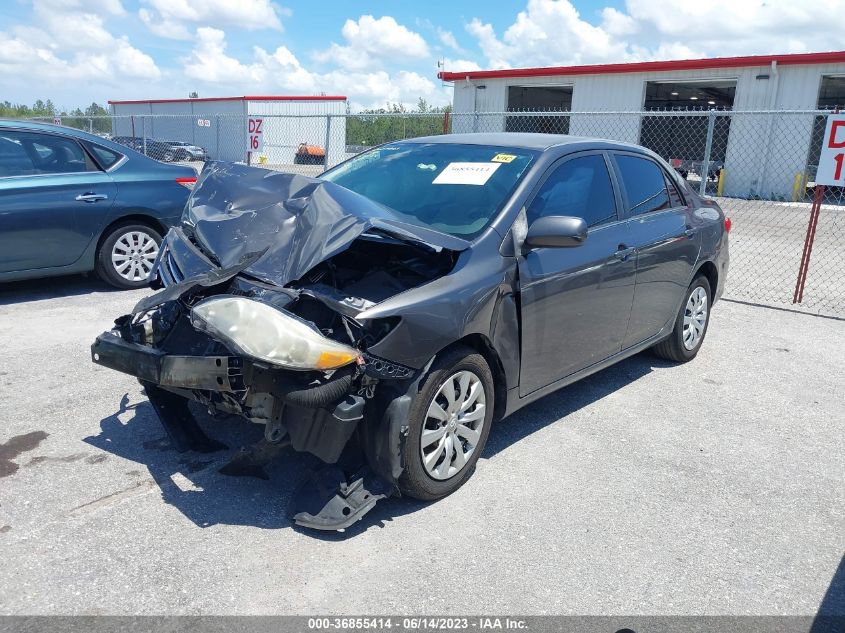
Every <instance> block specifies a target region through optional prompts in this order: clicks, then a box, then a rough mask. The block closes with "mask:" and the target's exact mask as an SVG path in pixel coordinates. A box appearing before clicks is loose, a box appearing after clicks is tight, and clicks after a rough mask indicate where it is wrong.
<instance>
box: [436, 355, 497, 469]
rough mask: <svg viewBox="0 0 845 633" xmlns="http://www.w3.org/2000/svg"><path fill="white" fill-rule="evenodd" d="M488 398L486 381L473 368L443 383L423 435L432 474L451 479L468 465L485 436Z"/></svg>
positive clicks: (455, 374) (460, 372)
mask: <svg viewBox="0 0 845 633" xmlns="http://www.w3.org/2000/svg"><path fill="white" fill-rule="evenodd" d="M486 401H487V394H486V393H485V391H484V384H483V383H482V382H481V379H480V378H479V377H478V376H477V375H475V374H474V373H473V372H471V371H466V370H463V371H459V372H456V373H454V374H452V375H451V376H450V377H449V378H448V379H447V380H446V381H445V382H444V383H443V384H442V385H441V386H440V389H438V391H437V393H436V394H435V396H434V398H433V399H432V401H431V404H430V405H429V407H428V411H427V413H426V417H425V421H424V422H423V426H422V435H421V437H420V456H421V457H422V463H423V467H424V468H425V471H426V473H427V474H428V475H429V476H430V477H432V478H433V479H438V480H445V479H450V478H452V477H454V476H455V475H457V474H458V473H460V472H461V471H462V470H463V469H464V467H465V466H466V464H467V462H469V459H470V457H471V456H472V454H473V453H474V452H475V450H476V447H477V446H478V442H479V441H480V439H481V431H482V428H483V427H484V418H485V415H486Z"/></svg>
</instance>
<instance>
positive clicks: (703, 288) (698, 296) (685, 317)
mask: <svg viewBox="0 0 845 633" xmlns="http://www.w3.org/2000/svg"><path fill="white" fill-rule="evenodd" d="M712 296H713V293H712V290H711V288H710V282H709V281H707V277H705V276H703V275H701V276H699V277H696V278H695V279H694V280H693V282H692V284H690V287H689V289H688V290H687V294H686V299H685V300H684V304H683V305H682V306H681V310H680V312H678V316H677V318H676V319H675V327H674V329H673V330H672V334H671V335H670V336H669V338H667V339H666V340H665V341H662V342H660V343H658V344H657V345H655V346H654V348H653V349H654V353H655V354H657V355H658V356H660V357H661V358H665V359H666V360H673V361H675V362H678V363H685V362H687V361H689V360H692V359H693V358H695V356H696V354H698V350H700V349H701V344H702V343H703V342H704V336H705V335H706V334H707V326H708V324H709V323H710V305H711V302H712V300H711V297H712Z"/></svg>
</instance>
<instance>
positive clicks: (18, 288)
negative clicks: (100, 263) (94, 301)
mask: <svg viewBox="0 0 845 633" xmlns="http://www.w3.org/2000/svg"><path fill="white" fill-rule="evenodd" d="M91 292H122V291H121V290H120V289H118V288H114V287H112V286H110V285H108V284H107V283H106V282H104V281H101V280H100V279H99V278H98V277H97V276H96V275H65V276H63V277H48V278H46V279H27V280H25V281H11V282H5V283H2V284H0V306H3V305H12V304H15V303H25V302H27V301H40V300H43V299H58V298H61V297H73V296H77V295H87V294H89V293H91Z"/></svg>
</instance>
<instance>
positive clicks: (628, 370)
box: [84, 355, 669, 540]
mask: <svg viewBox="0 0 845 633" xmlns="http://www.w3.org/2000/svg"><path fill="white" fill-rule="evenodd" d="M663 366H669V363H664V362H663V361H660V360H658V359H656V358H654V357H651V356H647V355H638V356H635V357H633V358H630V359H628V360H625V361H623V362H621V363H619V364H618V365H615V366H613V367H611V368H609V369H606V370H604V371H602V372H599V373H598V374H595V375H594V376H591V377H589V378H586V379H584V380H582V381H579V382H578V383H575V384H573V385H571V386H569V387H567V388H565V389H563V390H561V391H559V392H557V393H555V394H552V395H549V396H547V397H545V398H543V399H541V400H538V401H537V402H535V403H533V404H531V405H529V406H528V407H526V408H525V409H522V410H520V411H519V412H518V413H516V414H514V415H513V416H511V417H510V418H508V419H506V420H504V421H502V422H500V423H498V424H496V425H494V426H493V428H492V429H491V432H490V436H489V439H488V442H487V447H486V449H485V451H484V453H483V454H482V459H484V458H489V457H491V456H493V455H495V454H497V453H499V452H501V451H503V450H505V449H506V448H508V447H509V446H511V445H512V444H514V443H515V442H518V441H519V440H521V439H522V438H524V437H526V436H528V435H530V434H531V433H534V432H536V431H538V430H540V429H542V428H544V427H546V426H548V425H549V424H552V423H554V422H557V421H560V419H561V418H562V417H565V416H566V415H568V414H570V413H572V412H573V411H577V410H578V409H580V408H582V407H584V406H587V405H589V404H591V403H593V402H595V401H597V400H600V399H601V398H603V397H605V396H606V395H608V394H610V393H613V392H614V391H616V390H617V389H619V388H621V387H623V386H625V385H628V384H630V383H631V382H633V381H635V380H637V379H638V378H640V377H642V376H644V375H646V374H648V373H649V372H650V371H652V369H653V368H655V367H663ZM191 407H192V411H193V412H194V416H195V417H196V418H197V420H198V421H199V423H200V424H201V426H202V427H203V428H204V429H205V430H206V432H207V433H208V434H209V435H210V436H212V437H214V439H216V440H219V441H221V442H223V443H225V444H226V445H227V446H228V447H229V448H230V450H229V451H220V452H217V453H211V454H203V453H195V452H187V453H178V452H177V451H176V450H175V449H174V447H173V446H172V444H171V442H170V440H169V439H168V438H167V436H166V434H165V432H164V429H163V428H162V426H161V423H160V422H159V420H158V418H157V417H156V414H155V411H154V410H153V408H152V405H150V403H149V402H148V401H146V400H143V401H141V402H139V403H137V404H130V401H129V395H128V394H126V395H124V396H123V398H122V399H121V401H120V407H119V409H118V410H117V411H116V412H115V413H113V414H111V415H109V416H107V417H106V418H103V419H102V420H101V421H100V427H101V430H100V433H99V434H98V435H95V436H91V437H87V438H85V439H84V441H85V442H86V443H88V444H90V445H92V446H95V447H97V448H99V449H102V450H103V451H107V452H109V453H112V454H113V455H116V456H118V457H122V458H124V459H127V460H131V461H134V462H136V463H138V464H140V465H143V466H145V467H146V468H147V470H148V471H149V474H150V476H151V478H152V480H153V481H154V482H155V484H156V485H157V486H158V488H159V490H160V492H161V497H162V499H163V500H164V501H165V502H166V503H168V504H170V505H172V506H174V507H175V508H177V509H178V510H179V511H180V512H182V514H184V515H185V516H186V517H187V518H188V519H189V520H190V521H192V522H193V523H194V524H195V525H197V526H199V527H209V526H213V525H218V524H224V525H243V526H252V527H258V528H263V529H278V528H286V527H293V528H295V529H296V530H297V531H301V532H304V533H307V534H308V535H309V536H312V537H314V538H320V539H324V540H345V539H348V538H350V537H353V536H356V535H358V534H360V533H362V532H365V531H367V530H368V529H370V528H372V527H385V525H386V524H387V523H388V522H390V521H391V520H392V519H393V518H395V517H397V516H402V515H405V514H410V513H413V512H416V511H418V510H421V509H423V508H425V507H426V506H427V505H428V504H427V503H425V502H421V501H417V500H415V499H408V498H401V499H400V498H391V499H385V500H383V501H381V502H380V503H378V504H377V505H376V506H375V508H374V509H373V510H372V511H371V512H369V513H368V514H366V515H365V516H364V517H363V519H362V520H361V521H359V522H358V523H356V524H354V525H352V526H351V527H349V528H348V529H347V530H346V531H345V532H343V533H338V532H319V531H316V530H303V529H301V528H299V527H298V526H295V525H294V524H293V521H292V520H291V518H290V516H289V505H290V501H291V498H292V497H293V495H294V494H295V493H296V491H297V488H298V487H299V485H300V484H301V483H302V482H304V481H305V480H306V479H307V477H308V475H309V474H310V473H311V472H314V471H316V470H319V469H320V468H321V467H322V466H323V465H322V462H320V461H319V460H318V459H317V458H316V457H313V456H311V455H308V454H303V453H297V452H295V451H293V450H292V449H290V448H287V449H284V451H283V453H282V455H281V456H280V457H279V458H278V459H276V460H275V461H274V462H272V463H271V464H269V465H268V466H267V467H266V468H265V471H266V473H267V475H268V476H269V478H268V479H267V480H264V479H259V478H256V477H231V476H226V475H223V474H221V473H219V472H218V469H219V468H220V467H221V466H223V465H224V464H226V463H227V462H228V460H229V458H230V457H231V455H232V454H233V453H234V451H236V450H237V449H238V448H239V447H241V446H249V445H251V444H253V443H255V442H257V441H258V440H259V439H261V438H262V437H263V427H262V426H260V425H257V424H252V423H250V422H248V421H246V420H244V419H242V418H240V417H237V416H229V417H227V418H225V419H224V420H215V419H213V418H211V417H210V416H209V415H207V414H206V413H205V412H204V411H203V410H202V409H200V408H198V407H195V406H194V405H193V404H192V405H191ZM563 422H564V423H565V421H563ZM134 485H138V482H136V483H135V484H134Z"/></svg>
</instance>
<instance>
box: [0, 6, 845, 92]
mask: <svg viewBox="0 0 845 633" xmlns="http://www.w3.org/2000/svg"><path fill="white" fill-rule="evenodd" d="M821 5H824V7H823V8H824V11H825V13H827V14H829V15H837V14H838V15H841V14H842V12H843V9H845V0H817V1H816V2H814V3H802V2H795V1H794V0H765V1H763V0H708V1H707V2H688V3H671V4H669V3H666V2H665V1H664V0H598V1H597V0H572V1H570V0H516V1H512V2H502V1H497V0H494V1H491V0H487V1H481V0H467V1H463V2H455V1H452V2H446V1H444V0H430V1H429V2H400V1H398V0H394V1H387V0H381V1H363V0H360V1H346V2H343V1H340V0H322V1H315V0H311V1H306V0H288V1H283V0H282V1H279V2H274V1H272V0H4V1H3V2H2V5H0V100H9V101H13V102H32V101H33V100H34V99H36V98H42V99H46V98H51V99H53V101H54V102H55V103H57V104H59V105H61V106H64V107H75V106H77V105H86V104H87V103H90V102H91V101H98V102H101V103H102V102H105V101H106V100H108V99H126V98H163V97H184V96H187V94H188V93H189V92H191V91H194V90H195V91H197V92H199V93H200V96H221V95H237V94H318V93H328V94H345V95H347V96H349V98H350V101H351V103H352V105H353V107H354V108H362V107H378V106H379V105H383V104H384V103H385V102H388V101H390V102H396V101H400V102H403V103H408V104H413V103H416V101H417V98H418V97H424V98H425V99H427V100H428V101H429V102H430V103H433V104H438V105H440V104H444V103H447V102H448V101H449V99H450V92H451V91H450V89H449V87H448V86H444V85H443V84H442V83H441V82H440V81H439V80H438V79H437V77H436V73H437V62H438V61H442V62H445V65H446V68H447V69H448V70H468V69H477V68H505V67H519V66H543V65H566V64H584V63H606V62H624V61H637V60H644V59H680V58H690V57H701V56H719V55H737V54H755V53H775V52H779V53H784V52H806V51H821V50H835V49H838V48H843V46H842V45H841V44H840V42H841V36H840V35H839V32H838V27H837V26H836V24H835V21H834V20H831V21H828V22H829V24H828V23H825V21H822V22H819V21H818V20H817V16H816V13H817V12H818V11H819V10H820V7H821Z"/></svg>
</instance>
